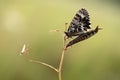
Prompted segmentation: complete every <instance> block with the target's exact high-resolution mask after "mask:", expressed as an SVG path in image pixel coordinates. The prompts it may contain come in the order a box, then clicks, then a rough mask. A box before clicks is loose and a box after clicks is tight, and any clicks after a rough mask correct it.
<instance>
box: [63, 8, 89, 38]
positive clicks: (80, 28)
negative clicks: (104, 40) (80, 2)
mask: <svg viewBox="0 0 120 80" xmlns="http://www.w3.org/2000/svg"><path fill="white" fill-rule="evenodd" d="M90 24H91V23H90V20H89V14H88V12H87V10H85V9H83V8H82V9H81V10H79V11H78V12H77V13H76V14H75V16H74V18H73V19H72V21H71V23H70V25H69V28H68V30H67V32H65V34H66V35H67V36H68V38H69V37H72V36H78V35H79V34H81V33H84V32H85V31H87V29H91V27H90Z"/></svg>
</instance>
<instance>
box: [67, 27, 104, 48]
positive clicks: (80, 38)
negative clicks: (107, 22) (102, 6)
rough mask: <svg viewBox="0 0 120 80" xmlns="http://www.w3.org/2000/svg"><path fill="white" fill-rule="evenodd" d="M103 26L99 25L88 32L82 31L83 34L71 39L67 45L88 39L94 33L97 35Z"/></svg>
mask: <svg viewBox="0 0 120 80" xmlns="http://www.w3.org/2000/svg"><path fill="white" fill-rule="evenodd" d="M101 29H102V28H99V27H98V26H97V27H96V28H95V29H94V30H90V31H87V32H86V33H82V34H81V35H78V36H77V37H76V38H75V39H73V40H71V41H70V42H69V43H68V44H67V45H66V47H69V46H72V45H74V44H76V43H78V42H80V41H83V40H86V39H88V38H90V37H92V36H93V35H95V34H96V33H97V32H98V31H99V30H101Z"/></svg>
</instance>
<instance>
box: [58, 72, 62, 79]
mask: <svg viewBox="0 0 120 80" xmlns="http://www.w3.org/2000/svg"><path fill="white" fill-rule="evenodd" d="M58 77H59V80H62V76H61V71H59V72H58Z"/></svg>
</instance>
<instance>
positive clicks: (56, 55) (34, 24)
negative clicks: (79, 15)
mask: <svg viewBox="0 0 120 80" xmlns="http://www.w3.org/2000/svg"><path fill="white" fill-rule="evenodd" d="M81 8H86V9H87V10H88V12H89V14H90V18H91V23H92V26H93V28H95V27H96V26H97V25H99V26H100V27H101V28H103V30H101V31H99V32H98V34H96V35H95V36H94V37H92V38H90V39H88V40H86V41H83V42H80V43H78V44H76V45H75V46H73V47H72V48H70V49H69V50H68V51H67V52H66V54H65V61H64V64H63V74H62V78H63V80H120V0H0V80H58V75H57V74H56V72H55V71H53V70H51V69H49V68H47V67H45V66H43V65H40V64H36V63H30V62H28V61H27V60H26V59H25V58H24V57H22V56H20V55H19V54H20V51H21V48H22V46H23V44H24V43H25V44H27V45H28V46H29V48H30V51H29V52H30V53H29V56H31V57H33V58H36V59H37V60H41V61H44V62H46V63H49V64H51V65H53V66H55V67H58V64H59V60H60V56H61V51H62V35H61V33H56V32H50V31H51V30H54V29H60V30H62V31H64V23H66V22H68V23H70V22H71V20H72V18H73V17H74V15H75V13H76V12H77V11H78V10H79V9H81Z"/></svg>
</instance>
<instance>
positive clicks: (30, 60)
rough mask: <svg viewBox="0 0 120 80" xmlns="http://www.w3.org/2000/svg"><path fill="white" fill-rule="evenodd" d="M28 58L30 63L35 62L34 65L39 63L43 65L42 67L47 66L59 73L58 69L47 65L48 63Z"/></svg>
mask: <svg viewBox="0 0 120 80" xmlns="http://www.w3.org/2000/svg"><path fill="white" fill-rule="evenodd" d="M26 58H27V60H28V61H29V62H34V63H38V64H41V65H44V66H47V67H49V68H51V69H53V70H55V71H56V72H58V69H56V68H55V67H53V66H52V65H50V64H47V63H45V62H42V61H37V60H34V59H31V58H29V57H28V56H26Z"/></svg>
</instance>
